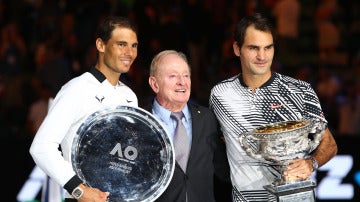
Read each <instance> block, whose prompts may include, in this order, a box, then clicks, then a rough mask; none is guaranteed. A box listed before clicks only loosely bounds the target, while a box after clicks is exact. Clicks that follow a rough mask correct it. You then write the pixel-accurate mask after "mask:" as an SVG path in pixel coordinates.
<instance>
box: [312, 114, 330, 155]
mask: <svg viewBox="0 0 360 202" xmlns="http://www.w3.org/2000/svg"><path fill="white" fill-rule="evenodd" d="M311 122H312V124H311V125H312V127H311V129H310V131H309V136H310V138H309V148H310V150H309V153H311V152H312V151H314V150H315V149H316V148H317V147H318V146H319V144H320V141H321V137H322V135H323V133H324V131H325V129H326V123H325V122H323V121H321V120H320V119H315V118H314V119H312V120H311ZM311 136H312V138H311Z"/></svg>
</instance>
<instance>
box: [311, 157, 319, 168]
mask: <svg viewBox="0 0 360 202" xmlns="http://www.w3.org/2000/svg"><path fill="white" fill-rule="evenodd" d="M309 159H311V161H312V167H313V171H315V170H317V169H318V168H319V164H318V162H317V160H316V159H315V158H314V157H312V156H310V157H309Z"/></svg>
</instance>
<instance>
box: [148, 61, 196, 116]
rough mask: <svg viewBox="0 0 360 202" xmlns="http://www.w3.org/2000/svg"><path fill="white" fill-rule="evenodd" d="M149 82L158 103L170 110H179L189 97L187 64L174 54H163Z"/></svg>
mask: <svg viewBox="0 0 360 202" xmlns="http://www.w3.org/2000/svg"><path fill="white" fill-rule="evenodd" d="M149 84H150V86H151V88H152V89H153V91H154V92H155V93H156V94H157V98H156V99H157V101H158V102H159V104H160V105H161V106H163V107H165V108H166V109H168V110H170V111H180V110H181V109H182V108H183V107H184V106H185V105H186V103H187V101H188V100H189V98H190V91H191V90H190V89H191V79H190V70H189V66H188V64H187V63H186V61H184V59H183V58H181V57H180V56H178V55H176V54H167V55H163V56H162V57H161V58H160V59H159V61H158V63H157V68H156V71H155V73H154V75H153V76H150V77H149Z"/></svg>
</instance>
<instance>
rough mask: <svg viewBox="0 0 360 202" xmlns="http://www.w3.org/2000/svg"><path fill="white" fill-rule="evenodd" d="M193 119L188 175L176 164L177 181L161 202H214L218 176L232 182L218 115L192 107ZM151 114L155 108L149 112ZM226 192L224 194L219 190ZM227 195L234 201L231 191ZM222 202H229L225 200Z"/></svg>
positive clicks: (147, 108)
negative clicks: (186, 201) (215, 177)
mask: <svg viewBox="0 0 360 202" xmlns="http://www.w3.org/2000/svg"><path fill="white" fill-rule="evenodd" d="M188 106H189V109H190V112H191V117H192V145H191V150H190V155H189V160H188V164H187V169H186V170H187V171H186V173H184V172H183V170H182V169H181V168H180V166H179V165H178V164H177V163H176V165H175V171H174V174H173V177H172V179H171V181H170V184H169V186H168V187H167V189H166V190H165V192H164V193H163V194H162V195H161V196H160V197H159V198H158V199H157V200H156V201H157V202H180V201H183V202H185V194H186V193H187V197H188V202H213V201H215V194H214V174H216V176H217V177H218V179H221V180H222V181H228V182H230V177H229V176H230V175H229V165H228V161H227V157H226V151H225V143H224V141H223V140H221V139H220V137H221V132H220V127H219V125H218V122H217V120H216V117H215V115H214V114H213V113H212V111H210V110H209V109H208V108H206V107H203V106H200V105H197V104H191V103H188ZM145 109H146V110H148V111H149V112H151V109H152V106H147V107H146V108H145ZM217 191H220V192H224V190H217ZM225 194H226V195H227V196H228V197H230V195H231V193H230V191H226V192H225ZM221 201H226V200H225V199H222V200H221Z"/></svg>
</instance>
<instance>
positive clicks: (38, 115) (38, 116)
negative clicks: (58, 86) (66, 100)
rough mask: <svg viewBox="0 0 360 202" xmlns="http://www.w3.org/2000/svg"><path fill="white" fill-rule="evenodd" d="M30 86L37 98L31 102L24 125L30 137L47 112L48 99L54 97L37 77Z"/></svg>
mask: <svg viewBox="0 0 360 202" xmlns="http://www.w3.org/2000/svg"><path fill="white" fill-rule="evenodd" d="M32 86H33V88H34V89H35V92H36V93H37V95H38V98H37V99H36V100H35V101H34V102H33V103H31V105H30V107H29V110H28V114H27V117H26V127H27V130H28V133H29V134H30V136H31V138H33V137H34V136H35V134H36V132H37V130H38V128H39V127H40V125H41V123H42V122H43V120H44V118H45V116H46V114H47V112H48V106H49V101H50V99H51V98H52V97H54V95H53V94H51V89H50V88H49V86H47V85H46V83H43V82H41V81H40V80H39V79H36V78H34V79H33V80H32Z"/></svg>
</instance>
